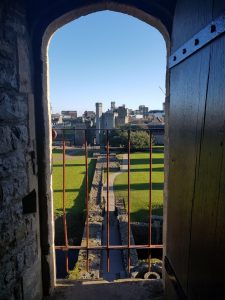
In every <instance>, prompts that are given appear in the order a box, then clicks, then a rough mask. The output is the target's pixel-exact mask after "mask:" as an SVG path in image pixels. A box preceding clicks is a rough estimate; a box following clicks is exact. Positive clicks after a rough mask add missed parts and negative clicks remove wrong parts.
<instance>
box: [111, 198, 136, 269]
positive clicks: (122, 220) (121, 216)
mask: <svg viewBox="0 0 225 300" xmlns="http://www.w3.org/2000/svg"><path fill="white" fill-rule="evenodd" d="M116 210H117V219H118V221H119V229H120V237H121V244H122V245H127V244H128V234H127V233H128V215H127V210H126V208H125V203H124V199H117V200H116ZM130 243H131V245H135V242H134V237H133V233H132V231H131V232H130ZM123 261H124V266H125V270H126V272H127V274H128V251H127V250H123ZM137 265H138V255H137V250H136V249H131V250H130V266H131V267H132V268H133V267H135V266H137Z"/></svg>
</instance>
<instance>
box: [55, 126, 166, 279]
mask: <svg viewBox="0 0 225 300" xmlns="http://www.w3.org/2000/svg"><path fill="white" fill-rule="evenodd" d="M118 130H120V131H123V132H125V133H126V134H127V145H126V146H123V147H121V146H120V147H113V146H112V145H110V138H109V135H110V133H111V132H112V131H114V132H115V131H118ZM153 130H154V131H157V129H153ZM57 131H59V132H61V133H60V134H59V135H58V137H57V144H58V145H59V146H60V147H61V148H62V168H63V172H62V213H63V216H62V220H63V236H64V244H63V245H57V244H56V245H55V249H56V250H62V251H63V252H64V254H65V269H66V272H67V273H68V272H69V255H68V252H69V250H84V251H86V257H87V260H86V270H87V271H89V258H88V257H89V251H95V250H96V251H100V250H102V251H106V253H107V272H110V264H111V263H112V262H110V251H113V250H127V261H128V272H130V266H131V262H130V259H131V257H130V256H131V254H130V252H131V249H137V250H138V249H143V250H146V251H148V268H149V271H150V268H151V250H152V249H162V248H163V245H162V244H152V243H151V241H152V135H153V134H154V131H152V130H150V129H139V130H135V129H132V130H130V129H129V130H122V129H92V128H90V129H77V128H72V129H71V128H69V129H67V128H60V129H57ZM68 131H69V132H70V133H72V132H74V134H75V133H77V132H79V131H81V132H83V135H82V139H83V140H82V145H81V147H80V149H82V151H83V153H84V156H85V160H84V161H85V199H83V200H84V201H85V212H86V217H85V219H86V221H85V227H86V245H71V244H70V243H69V239H68V226H67V212H66V201H67V199H66V194H67V191H66V189H67V178H66V160H67V156H66V151H67V147H68V144H70V143H71V142H73V141H71V138H68V136H67V134H66V133H67V132H68ZM91 131H94V132H96V131H98V132H99V133H101V134H102V141H101V144H100V145H99V146H90V144H89V143H90V141H89V140H88V139H89V137H90V132H91ZM134 131H145V132H147V133H148V136H149V146H148V148H142V149H138V150H139V151H140V150H141V151H145V152H146V151H147V153H148V154H149V156H148V166H149V179H148V180H149V181H148V185H149V188H148V191H149V212H148V213H149V216H148V243H147V244H143V245H138V244H131V176H130V175H131V158H130V157H131V152H132V145H131V133H132V132H134ZM159 131H160V130H159ZM72 135H73V134H72ZM68 148H69V147H68ZM90 150H91V151H98V152H99V151H101V152H102V153H104V155H105V157H106V170H105V173H106V232H107V237H106V243H105V244H104V245H95V246H93V245H90V243H89V241H90V236H89V235H90V232H89V217H90V215H89V180H88V171H89V170H88V155H89V151H90ZM121 151H122V152H123V153H126V155H127V215H128V222H127V245H124V244H123V245H111V244H110V214H109V189H110V187H109V173H110V167H109V164H110V153H112V152H113V153H115V152H116V153H118V152H121ZM60 155H61V154H60ZM74 167H76V166H74ZM74 180H76V179H75V178H74Z"/></svg>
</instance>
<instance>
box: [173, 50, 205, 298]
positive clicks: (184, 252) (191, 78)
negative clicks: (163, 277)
mask: <svg viewBox="0 0 225 300" xmlns="http://www.w3.org/2000/svg"><path fill="white" fill-rule="evenodd" d="M209 53H210V52H209V47H207V48H205V49H203V50H202V51H201V52H199V53H197V54H196V55H195V56H193V57H191V58H190V59H189V60H187V61H185V62H183V63H182V64H181V65H178V66H177V67H175V68H174V69H173V70H172V72H171V99H170V117H169V143H170V150H169V153H170V159H169V180H168V191H169V200H168V204H167V206H168V214H167V218H168V220H167V225H168V228H167V256H168V257H169V259H170V260H171V263H172V264H173V266H174V268H175V272H176V274H177V276H178V278H179V281H180V283H181V285H182V287H183V289H184V291H185V292H187V273H188V260H189V240H190V228H191V210H192V199H193V193H194V184H195V173H196V164H197V157H198V152H199V146H200V143H199V142H200V135H201V128H202V124H203V118H204V106H205V90H206V87H207V79H208V71H209ZM193 66H194V67H195V71H194V72H193Z"/></svg>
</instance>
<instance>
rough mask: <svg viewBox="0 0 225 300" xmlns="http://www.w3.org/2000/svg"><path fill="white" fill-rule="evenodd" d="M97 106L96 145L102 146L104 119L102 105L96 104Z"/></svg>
mask: <svg viewBox="0 0 225 300" xmlns="http://www.w3.org/2000/svg"><path fill="white" fill-rule="evenodd" d="M95 106H96V144H97V145H99V144H100V135H101V131H100V129H101V119H102V103H100V102H97V103H95Z"/></svg>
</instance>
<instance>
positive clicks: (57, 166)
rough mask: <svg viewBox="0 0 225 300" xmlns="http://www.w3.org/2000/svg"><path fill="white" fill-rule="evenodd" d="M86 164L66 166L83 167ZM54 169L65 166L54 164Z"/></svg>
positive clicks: (67, 165)
mask: <svg viewBox="0 0 225 300" xmlns="http://www.w3.org/2000/svg"><path fill="white" fill-rule="evenodd" d="M84 165H85V164H84V163H83V164H65V166H66V167H83V166H84ZM53 167H54V168H59V167H60V168H62V167H63V164H53Z"/></svg>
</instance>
